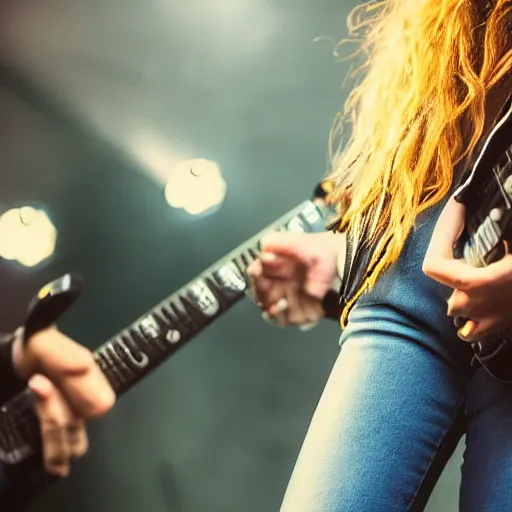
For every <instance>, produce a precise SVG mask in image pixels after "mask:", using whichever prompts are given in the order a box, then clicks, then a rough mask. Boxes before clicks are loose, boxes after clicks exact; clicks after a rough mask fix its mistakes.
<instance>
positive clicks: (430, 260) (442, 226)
mask: <svg viewBox="0 0 512 512" xmlns="http://www.w3.org/2000/svg"><path fill="white" fill-rule="evenodd" d="M464 222H465V208H464V205H462V204H461V203H458V202H457V201H456V200H455V199H454V198H453V197H452V198H450V199H449V201H448V203H447V204H446V206H445V208H444V209H443V211H442V213H441V215H440V216H439V219H438V221H437V223H436V226H435V228H434V231H433V233H432V237H431V240H430V244H429V246H428V249H427V252H426V255H425V259H424V261H423V272H424V273H425V274H426V275H427V276H429V277H431V278H432V279H434V280H436V281H438V282H440V283H442V284H444V285H446V286H449V287H451V288H454V289H459V290H469V289H470V288H471V287H473V286H478V285H479V284H481V283H482V281H483V280H485V276H484V274H483V273H482V270H483V269H479V268H475V267H473V266H471V265H469V264H467V263H465V262H464V261H462V260H458V259H455V258H454V257H453V248H454V245H455V243H456V242H457V240H458V239H459V237H460V235H461V233H462V230H463V229H464Z"/></svg>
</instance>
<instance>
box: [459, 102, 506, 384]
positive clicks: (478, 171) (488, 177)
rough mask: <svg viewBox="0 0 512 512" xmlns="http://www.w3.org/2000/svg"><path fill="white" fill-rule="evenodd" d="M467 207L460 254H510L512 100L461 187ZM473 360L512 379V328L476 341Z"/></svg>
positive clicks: (483, 260) (468, 257)
mask: <svg viewBox="0 0 512 512" xmlns="http://www.w3.org/2000/svg"><path fill="white" fill-rule="evenodd" d="M455 196H456V198H457V200H459V201H460V202H462V203H463V204H464V205H465V207H466V226H465V229H464V232H463V234H462V236H461V237H460V239H459V243H458V245H457V247H456V251H455V252H456V253H458V256H460V257H461V258H463V259H464V260H465V261H467V262H468V263H470V264H471V265H473V266H475V267H484V266H487V265H489V264H491V263H493V262H495V261H498V260H499V259H501V258H503V257H504V256H505V255H506V254H508V253H509V252H510V251H509V247H510V246H511V245H512V101H510V100H509V101H508V104H507V106H506V108H505V110H504V114H503V116H502V117H501V119H500V121H499V122H498V123H497V124H496V125H495V127H494V128H493V130H492V131H491V133H490V135H489V136H488V137H487V138H486V141H485V143H484V145H483V147H482V150H481V151H480V152H479V154H478V158H477V159H476V160H475V164H474V165H473V167H472V168H471V169H468V171H467V173H466V175H465V176H464V177H463V180H462V184H461V186H460V187H459V189H458V190H457V191H456V193H455ZM472 349H473V353H474V356H475V357H474V362H477V361H478V362H479V363H480V364H481V365H482V366H483V368H484V369H485V370H486V371H487V372H488V373H489V374H490V375H491V377H493V378H494V379H496V380H498V381H501V382H505V383H512V332H511V331H510V330H506V331H504V332H501V333H499V334H497V335H495V336H491V337H489V338H487V339H484V340H481V341H480V342H478V343H473V344H472Z"/></svg>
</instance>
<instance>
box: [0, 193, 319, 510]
mask: <svg viewBox="0 0 512 512" xmlns="http://www.w3.org/2000/svg"><path fill="white" fill-rule="evenodd" d="M327 215H328V210H327V209H325V210H324V209H321V208H320V207H319V206H317V205H315V204H314V203H313V202H311V201H305V202H304V203H302V204H301V205H299V206H298V207H296V208H294V209H293V210H291V211H290V212H288V213H287V214H286V215H284V216H283V217H281V218H280V219H278V220H277V221H276V222H274V223H273V224H271V225H270V226H268V227H267V228H266V229H265V230H263V231H262V232H260V233H259V234H258V235H256V236H254V237H253V238H251V239H250V240H248V241H247V242H246V243H244V244H243V245H241V246H240V247H238V248H237V249H235V250H234V251H232V252H231V253H229V254H228V255H227V256H226V257H224V258H223V259H222V260H220V261H218V262H217V263H215V264H214V265H212V266H211V267H210V268H208V269H207V270H205V271H204V272H203V273H202V274H200V275H199V276H197V277H196V278H195V279H194V280H193V281H191V282H190V283H188V284H187V285H185V286H184V287H183V288H181V289H180V290H178V291H177V292H175V293H173V294H172V295H171V296H170V297H168V298H167V299H165V300H164V301H162V302H161V303H160V304H158V305H157V306H155V307H154V308H153V309H152V310H151V311H149V312H148V313H146V314H145V315H144V316H142V317H141V318H139V319H138V320H136V321H135V322H134V323H133V324H132V325H130V326H129V327H127V328H126V329H124V330H123V331H121V332H120V333H119V334H117V335H116V336H114V337H113V338H112V339H110V340H109V341H107V342H106V343H104V344H103V345H101V346H100V347H99V348H98V349H97V350H96V351H95V352H94V357H95V359H96V361H97V363H98V364H99V366H100V368H101V369H102V371H103V372H104V373H105V375H106V377H107V379H108V380H109V382H110V384H111V385H112V387H113V389H114V391H115V392H116V395H117V396H120V395H122V394H123V393H125V392H126V391H128V390H129V389H130V388H131V387H132V386H134V385H135V384H136V383H137V382H138V381H139V380H141V379H142V378H143V377H144V376H146V375H147V374H148V373H150V372H151V371H152V370H153V369H155V368H156V367H157V366H159V365H160V364H161V363H163V362H164V361H165V360H166V359H167V358H168V357H170V356H171V355H172V354H173V353H174V352H176V351H177V350H178V349H179V348H180V347H182V346H183V345H184V344H185V343H186V342H187V341H189V340H191V339H192V338H193V337H194V336H195V335H197V334H198V333H200V332H201V331H202V330H203V329H205V328H206V327H207V326H208V325H209V324H211V323H212V322H213V321H214V320H215V319H217V318H219V317H220V316H221V315H222V314H223V313H225V312H226V311H227V310H228V309H229V308H230V307H231V306H233V305H234V304H235V303H236V302H238V301H239V300H240V299H242V298H243V297H244V294H245V292H246V289H247V281H246V270H247V267H248V266H249V265H250V264H251V263H252V262H253V261H254V259H255V258H256V257H257V255H258V253H259V240H260V239H261V237H262V235H263V234H264V233H265V232H267V231H269V230H285V231H299V232H317V231H325V225H326V220H327V218H326V217H327ZM80 289H81V285H80V282H79V281H77V280H76V279H74V278H73V277H72V276H70V275H69V274H68V275H66V276H64V277H62V278H60V279H58V280H56V281H54V282H53V283H50V284H49V285H47V286H45V287H44V288H42V290H41V291H40V293H39V294H38V296H37V297H36V298H35V300H34V302H33V305H32V310H31V311H32V314H29V321H28V322H27V324H26V331H28V334H30V333H33V332H35V331H37V330H39V329H41V328H43V327H46V326H47V325H50V324H51V323H53V321H54V320H56V319H57V318H58V317H59V316H60V314H61V313H62V312H63V311H64V310H65V309H67V307H68V306H69V304H70V302H72V301H74V300H75V299H76V297H77V296H78V295H79V293H80ZM44 324H46V325H44ZM0 462H1V463H2V465H3V467H4V468H5V473H6V475H7V476H8V478H10V479H11V481H12V482H13V485H12V486H10V488H9V492H8V493H5V494H4V495H2V494H1V493H0V509H1V510H6V511H9V512H17V511H21V510H25V509H26V507H27V506H28V504H29V503H30V501H32V498H33V497H35V496H36V495H37V494H38V493H39V492H40V491H42V490H43V488H44V487H46V486H48V485H49V484H50V483H52V481H54V479H53V478H52V477H50V476H49V475H47V474H46V473H45V472H44V470H43V468H42V465H41V446H40V432H39V425H38V423H37V420H36V418H35V415H34V413H33V410H32V401H31V394H30V391H29V390H26V391H24V392H22V393H21V394H19V395H18V396H16V397H15V398H13V399H12V400H10V401H9V402H7V404H5V405H4V406H3V407H2V408H1V409H0Z"/></svg>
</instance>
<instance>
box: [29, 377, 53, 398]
mask: <svg viewBox="0 0 512 512" xmlns="http://www.w3.org/2000/svg"><path fill="white" fill-rule="evenodd" d="M28 387H29V388H30V390H31V391H32V392H33V393H34V394H35V395H36V397H37V399H39V400H45V399H47V398H48V397H49V396H50V395H51V394H52V392H53V390H54V387H53V384H52V383H51V381H50V380H48V379H47V378H46V377H44V376H43V375H40V374H36V375H34V376H33V377H32V378H31V379H30V380H29V381H28Z"/></svg>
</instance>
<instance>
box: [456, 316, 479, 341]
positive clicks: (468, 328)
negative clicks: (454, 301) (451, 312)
mask: <svg viewBox="0 0 512 512" xmlns="http://www.w3.org/2000/svg"><path fill="white" fill-rule="evenodd" d="M475 327H476V323H475V322H474V321H473V320H468V321H467V322H466V323H465V324H464V325H463V326H462V327H461V328H460V329H459V330H458V332H457V335H458V336H459V337H460V338H468V337H469V336H471V334H472V333H473V331H474V330H475Z"/></svg>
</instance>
